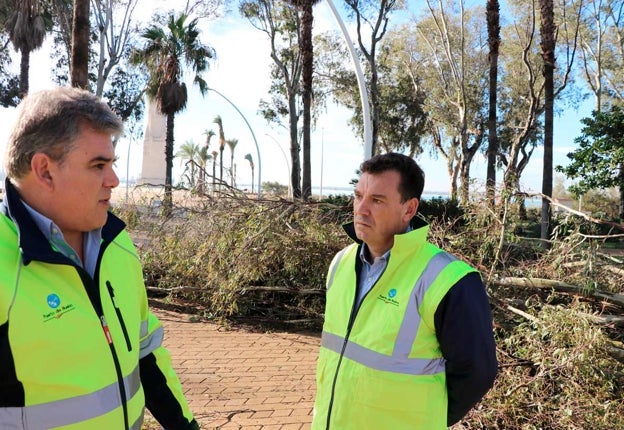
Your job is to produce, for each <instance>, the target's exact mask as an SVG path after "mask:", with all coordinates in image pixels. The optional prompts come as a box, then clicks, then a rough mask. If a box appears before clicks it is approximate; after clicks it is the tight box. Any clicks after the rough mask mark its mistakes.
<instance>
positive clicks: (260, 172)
mask: <svg viewBox="0 0 624 430" xmlns="http://www.w3.org/2000/svg"><path fill="white" fill-rule="evenodd" d="M208 90H210V91H214V92H215V93H217V94H219V95H220V96H221V97H223V98H224V99H225V101H227V102H228V103H229V104H231V105H232V107H233V108H234V109H236V112H238V114H239V115H240V116H241V117H242V118H243V120H244V121H245V124H247V127H248V128H249V131H250V132H251V136H252V137H253V140H254V143H255V144H256V152H257V153H258V199H260V190H261V189H262V180H261V178H262V161H261V160H260V147H259V146H258V141H257V140H256V135H255V134H254V132H253V129H252V128H251V125H249V121H247V118H245V115H243V113H242V112H241V111H240V109H239V108H238V107H236V105H235V104H234V103H232V101H231V100H230V99H228V98H227V97H226V96H224V95H223V94H221V93H220V92H219V91H217V90H215V89H214V88H210V87H209V88H208Z"/></svg>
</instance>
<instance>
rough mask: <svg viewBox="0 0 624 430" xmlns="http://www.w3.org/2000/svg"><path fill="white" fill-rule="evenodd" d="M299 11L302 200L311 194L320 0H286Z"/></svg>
mask: <svg viewBox="0 0 624 430" xmlns="http://www.w3.org/2000/svg"><path fill="white" fill-rule="evenodd" d="M286 1H287V2H288V3H290V4H292V5H293V6H295V7H296V8H297V9H299V10H300V11H301V36H300V41H301V46H300V49H301V67H302V68H301V84H302V87H303V88H302V90H303V91H302V99H303V126H302V134H303V169H302V171H303V172H302V173H303V175H302V179H301V193H302V197H303V199H304V200H308V199H309V198H310V196H311V195H312V171H311V163H310V146H311V141H310V134H311V122H312V116H311V112H312V94H313V91H312V74H313V71H314V48H313V45H312V25H313V22H314V13H313V11H312V6H314V5H315V4H317V3H319V2H320V1H321V0H286Z"/></svg>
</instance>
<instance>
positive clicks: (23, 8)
mask: <svg viewBox="0 0 624 430" xmlns="http://www.w3.org/2000/svg"><path fill="white" fill-rule="evenodd" d="M14 2H15V6H14V8H13V10H12V13H10V15H9V17H8V21H7V23H6V29H7V32H8V34H9V39H10V40H11V43H12V44H13V47H14V48H15V50H16V51H19V52H20V54H21V61H20V89H19V97H20V98H24V97H25V96H26V94H28V88H29V72H30V53H31V52H32V51H34V50H36V49H39V48H40V47H41V45H43V41H44V39H45V36H46V26H45V21H44V19H43V5H42V2H41V1H40V0H14Z"/></svg>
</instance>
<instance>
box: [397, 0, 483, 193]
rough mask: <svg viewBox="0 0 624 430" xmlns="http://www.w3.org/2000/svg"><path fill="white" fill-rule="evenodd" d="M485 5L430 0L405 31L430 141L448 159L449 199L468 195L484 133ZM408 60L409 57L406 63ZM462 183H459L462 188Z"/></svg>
mask: <svg viewBox="0 0 624 430" xmlns="http://www.w3.org/2000/svg"><path fill="white" fill-rule="evenodd" d="M483 16H484V11H483V8H482V7H474V8H470V9H466V8H465V7H464V1H463V0H460V1H458V2H456V3H455V4H453V5H450V6H449V7H448V8H447V4H446V3H444V2H442V1H440V2H439V3H438V4H437V6H434V5H433V3H432V2H431V1H430V0H427V12H425V13H424V14H423V16H422V18H421V19H419V20H418V21H416V22H414V23H413V24H412V28H413V30H412V31H410V28H409V27H408V25H405V26H404V27H403V29H402V30H401V31H403V32H405V33H407V32H410V33H408V34H410V37H412V39H413V40H412V43H413V47H412V48H411V49H410V50H405V51H404V53H403V54H400V55H404V56H409V65H410V68H411V69H412V72H411V73H413V75H414V76H418V77H420V79H421V80H422V91H423V92H424V94H426V98H425V100H424V106H423V110H424V111H425V112H426V113H427V116H428V127H427V128H428V130H427V131H428V135H429V142H430V143H431V144H432V146H433V147H434V148H435V151H436V153H437V154H438V155H440V156H441V157H443V158H444V159H445V162H446V167H447V173H448V176H449V178H450V184H451V189H450V195H451V198H459V200H461V201H462V202H464V203H465V202H467V201H468V199H469V192H470V189H469V185H470V167H471V164H472V160H473V159H474V156H475V154H476V153H477V151H478V150H479V149H480V148H481V145H482V143H483V139H484V136H485V124H486V105H487V103H486V89H487V88H488V86H487V76H488V73H487V72H488V64H487V60H486V53H485V47H486V46H487V43H486V38H487V35H486V33H485V29H484V27H483ZM407 62H408V60H406V63H407ZM458 182H459V186H458Z"/></svg>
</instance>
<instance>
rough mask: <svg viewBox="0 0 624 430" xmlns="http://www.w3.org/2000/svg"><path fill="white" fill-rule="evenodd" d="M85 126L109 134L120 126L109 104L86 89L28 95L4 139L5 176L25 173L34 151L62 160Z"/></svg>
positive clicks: (45, 91)
mask: <svg viewBox="0 0 624 430" xmlns="http://www.w3.org/2000/svg"><path fill="white" fill-rule="evenodd" d="M84 126H87V127H91V128H93V129H94V130H95V131H98V132H101V133H109V134H110V135H111V136H118V135H119V134H121V131H122V129H123V124H122V122H121V120H120V119H119V118H118V117H117V116H116V115H115V113H114V112H113V111H112V110H111V109H110V108H109V107H108V105H107V104H106V103H105V102H103V101H101V100H100V99H98V98H97V97H96V96H95V95H93V94H91V93H90V92H88V91H85V90H81V89H78V88H70V87H58V88H54V89H51V90H43V91H38V92H35V93H32V94H29V95H27V96H26V97H25V98H24V99H23V100H22V102H21V103H20V105H19V106H18V111H17V120H16V122H15V125H14V126H13V129H12V130H11V134H10V135H9V140H8V142H7V153H6V161H5V164H6V174H7V176H8V177H9V178H12V179H19V178H22V177H23V176H25V175H26V174H27V173H28V172H30V162H31V161H32V157H33V155H34V154H36V153H44V154H46V155H47V156H49V157H50V158H52V159H53V160H55V161H58V162H62V161H63V160H64V159H65V157H66V156H67V154H68V153H69V152H70V151H71V150H72V149H73V148H74V143H75V140H76V138H77V137H78V135H79V134H80V132H81V127H84Z"/></svg>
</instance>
